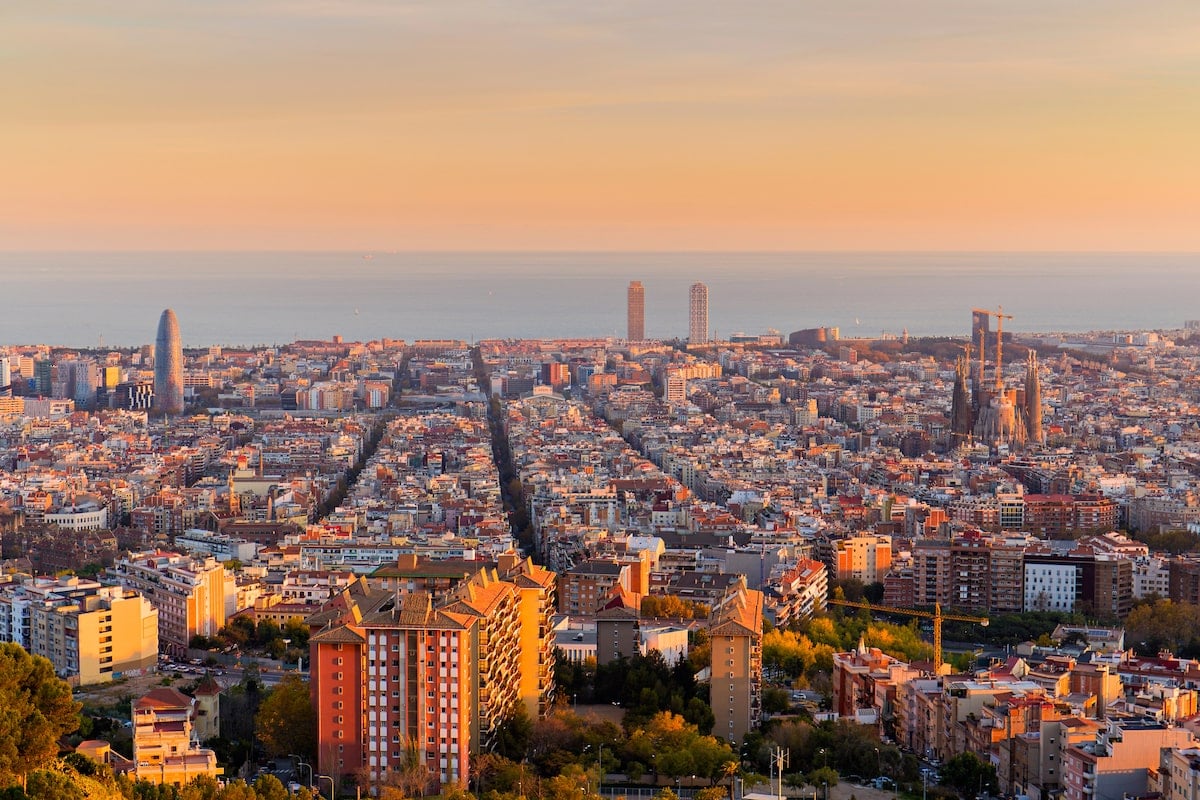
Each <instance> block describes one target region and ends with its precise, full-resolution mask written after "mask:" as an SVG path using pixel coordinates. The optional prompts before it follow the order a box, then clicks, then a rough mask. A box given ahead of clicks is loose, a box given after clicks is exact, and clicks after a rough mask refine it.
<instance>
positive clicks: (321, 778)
mask: <svg viewBox="0 0 1200 800" xmlns="http://www.w3.org/2000/svg"><path fill="white" fill-rule="evenodd" d="M321 781H329V800H335V798H334V793H335V792H336V791H337V789H336V787H335V786H334V785H333V778H331V777H329V776H328V775H318V776H317V794H318V795H319V794H320V793H321Z"/></svg>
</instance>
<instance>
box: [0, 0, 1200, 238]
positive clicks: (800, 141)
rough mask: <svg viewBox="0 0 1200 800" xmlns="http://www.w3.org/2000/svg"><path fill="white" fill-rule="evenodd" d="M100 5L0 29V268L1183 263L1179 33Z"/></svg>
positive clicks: (874, 6) (1190, 118)
mask: <svg viewBox="0 0 1200 800" xmlns="http://www.w3.org/2000/svg"><path fill="white" fill-rule="evenodd" d="M119 5H120V8H119V10H118V9H103V10H101V11H97V10H96V8H97V7H96V6H95V5H94V4H91V3H85V2H80V1H78V0H77V1H76V2H64V3H61V4H54V8H53V9H49V8H46V7H45V4H38V3H34V2H27V1H26V0H17V1H16V2H14V3H10V4H9V5H7V6H6V8H5V9H4V10H3V11H2V12H0V14H2V15H3V17H0V19H3V24H2V25H0V63H2V64H3V69H0V97H3V98H4V99H5V106H6V112H7V113H6V121H5V124H4V125H3V126H0V145H2V146H3V149H4V152H5V153H8V154H9V155H10V158H8V159H6V162H7V163H6V166H5V170H4V185H5V189H6V191H4V192H3V193H0V249H8V250H17V249H43V250H68V249H293V250H295V249H388V250H439V249H451V250H472V249H480V250H498V249H568V250H586V249H617V250H653V249H674V250H679V249H683V250H697V249H712V250H760V249H761V250H780V249H785V250H787V249H790V250H838V249H856V250H887V249H899V250H902V249H929V250H943V249H949V250H960V249H961V250H965V249H975V250H985V249H1001V250H1038V249H1080V250H1105V249H1115V250H1200V225H1197V224H1196V223H1195V220H1196V218H1197V217H1198V216H1200V214H1198V212H1200V150H1198V149H1197V146H1196V142H1197V141H1200V80H1197V79H1198V78H1200V48H1197V47H1196V46H1195V42H1200V5H1198V4H1195V3H1192V2H1175V1H1174V0H1172V2H1150V3H1143V4H1138V5H1136V6H1135V5H1133V4H1129V3H1126V2H1117V0H1092V1H1091V2H1087V3H1081V2H1075V1H1074V0H1071V1H1068V0H1050V1H1048V0H1042V2H1033V0H1010V1H1009V2H1004V3H1000V2H991V1H990V0H981V1H980V2H977V3H961V2H951V0H913V2H910V3H906V4H895V3H892V2H887V1H886V0H858V1H857V2H848V3H845V4H818V3H808V2H796V3H792V4H789V3H773V2H770V3H768V2H764V3H750V4H746V5H742V4H736V7H735V4H726V3H718V2H709V1H708V0H700V1H698V2H692V3H685V2H643V3H635V2H612V3H609V4H607V5H604V6H602V7H598V6H584V5H583V4H578V5H575V4H556V3H552V2H550V0H522V1H521V2H509V3H504V4H495V3H491V4H489V3H483V2H445V3H433V2H431V3H399V2H397V3H387V2H382V0H381V1H380V2H374V0H345V2H340V3H339V2H334V1H333V0H295V1H294V2H286V1H280V2H272V1H271V0H250V1H249V2H244V3H237V2H233V0H217V1H216V2H212V3H206V4H203V5H197V4H188V3H184V2H182V0H128V1H127V2H125V3H122V4H119ZM834 5H836V8H835V7H831V6H834ZM901 6H903V9H901Z"/></svg>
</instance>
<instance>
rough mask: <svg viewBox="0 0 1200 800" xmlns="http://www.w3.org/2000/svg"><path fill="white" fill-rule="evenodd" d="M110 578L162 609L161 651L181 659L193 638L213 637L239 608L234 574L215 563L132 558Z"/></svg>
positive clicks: (160, 555)
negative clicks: (235, 606)
mask: <svg viewBox="0 0 1200 800" xmlns="http://www.w3.org/2000/svg"><path fill="white" fill-rule="evenodd" d="M110 573H111V574H112V575H114V576H115V577H116V579H117V580H118V581H119V582H120V583H121V584H122V585H123V586H126V587H128V588H130V589H136V590H137V591H139V592H141V593H142V594H143V595H145V596H146V598H147V599H149V601H150V602H151V603H152V604H153V605H154V607H155V608H156V609H158V641H159V647H160V648H161V649H162V650H163V652H165V653H169V654H170V655H173V656H177V657H178V656H184V655H186V654H187V649H188V642H189V641H190V640H191V638H192V637H193V636H196V635H201V636H213V635H215V634H216V632H217V631H218V630H220V629H221V627H222V626H223V625H224V624H225V620H226V618H227V615H228V613H229V612H230V610H231V609H230V607H231V606H233V605H234V604H235V603H236V598H237V584H236V581H235V580H234V577H233V574H232V573H227V572H226V571H225V567H224V566H222V565H221V562H219V561H217V560H216V559H214V558H211V557H210V558H204V559H193V558H192V557H190V556H181V555H179V554H177V553H164V552H153V551H152V552H146V553H134V554H132V555H130V556H129V557H128V558H123V559H120V560H118V561H117V563H116V564H114V565H113V567H112V569H111V571H110Z"/></svg>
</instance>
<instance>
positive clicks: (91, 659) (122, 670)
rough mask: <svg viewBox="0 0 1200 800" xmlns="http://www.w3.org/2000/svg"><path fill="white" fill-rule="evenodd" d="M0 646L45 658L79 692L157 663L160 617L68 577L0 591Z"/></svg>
mask: <svg viewBox="0 0 1200 800" xmlns="http://www.w3.org/2000/svg"><path fill="white" fill-rule="evenodd" d="M0 640H3V641H10V642H16V643H17V644H19V645H21V646H22V647H24V648H25V649H26V650H28V651H29V652H30V653H33V654H35V655H40V656H45V657H46V658H47V659H49V660H50V663H52V664H53V665H54V669H55V671H56V672H57V673H58V674H59V675H60V676H61V677H63V678H65V679H66V680H67V681H68V682H70V683H72V684H74V685H77V686H80V685H82V686H86V685H89V684H95V683H105V682H108V681H111V680H113V679H114V678H120V677H122V676H123V675H128V674H139V673H140V672H141V671H142V670H146V669H151V668H153V667H154V666H155V665H156V664H157V663H158V612H157V611H156V610H155V609H154V607H153V606H152V605H151V604H150V603H149V602H148V601H147V600H146V598H144V597H143V596H141V595H140V594H139V593H137V592H135V591H132V590H130V589H124V588H122V587H119V586H101V585H100V584H99V583H96V582H95V581H88V580H81V579H79V578H73V577H66V578H60V579H57V580H51V579H47V578H37V579H31V580H25V581H21V582H14V583H9V584H6V585H4V586H3V587H0Z"/></svg>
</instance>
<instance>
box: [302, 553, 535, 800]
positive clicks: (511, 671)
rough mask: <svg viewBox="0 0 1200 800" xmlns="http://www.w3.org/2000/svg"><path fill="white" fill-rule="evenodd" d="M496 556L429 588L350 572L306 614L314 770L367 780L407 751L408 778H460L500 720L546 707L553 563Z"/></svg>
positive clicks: (403, 760)
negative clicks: (415, 770)
mask: <svg viewBox="0 0 1200 800" xmlns="http://www.w3.org/2000/svg"><path fill="white" fill-rule="evenodd" d="M414 566H416V569H417V571H419V566H417V565H414ZM500 566H501V569H502V570H503V572H501V571H500V570H498V569H497V567H496V565H487V564H484V563H482V562H481V563H480V564H479V565H478V567H477V569H476V570H475V571H474V572H473V573H472V574H470V575H469V576H464V577H463V578H462V579H461V580H460V581H458V582H456V583H455V585H454V586H453V587H452V588H449V589H446V590H444V591H440V592H430V591H427V590H425V589H424V588H421V589H409V588H407V584H411V583H412V582H411V581H405V582H404V583H405V584H406V585H395V584H393V588H388V589H376V588H373V587H372V585H371V583H370V580H371V579H361V580H359V581H357V582H355V583H354V584H352V585H351V586H349V587H347V588H346V589H344V590H343V591H342V592H341V593H340V594H339V595H338V596H337V597H335V598H333V599H331V600H330V601H329V603H327V604H326V607H325V608H324V609H323V610H322V611H321V612H318V613H317V614H315V615H313V616H312V617H310V618H309V620H308V623H309V625H310V626H311V627H312V628H313V629H314V633H313V635H312V637H311V639H310V640H309V647H310V658H311V665H312V666H311V670H312V672H311V679H310V688H311V692H312V697H313V704H314V707H315V708H316V710H317V766H318V769H319V771H320V772H321V773H323V774H326V775H331V776H335V777H336V778H338V779H342V780H345V779H350V780H353V781H355V782H357V783H358V784H359V786H366V787H369V788H372V789H374V788H377V787H380V786H383V785H386V784H388V783H390V782H392V781H393V780H395V779H396V777H397V775H398V774H399V773H400V771H401V770H402V769H403V768H404V765H406V764H411V763H412V762H413V761H414V760H415V761H416V762H417V763H419V764H420V765H421V766H422V767H423V768H424V771H425V774H426V775H427V776H428V782H427V785H426V786H424V787H414V788H422V789H428V790H434V791H436V790H439V789H440V788H441V787H443V786H464V785H465V784H466V781H467V778H468V776H469V774H470V773H469V770H470V759H471V758H472V757H473V756H474V755H476V754H478V753H479V752H480V751H482V750H486V749H488V748H490V747H491V746H492V744H493V743H494V740H495V736H496V733H497V731H498V730H499V726H500V725H501V723H503V722H504V721H505V720H506V719H508V718H509V717H511V716H512V715H513V714H514V713H516V712H517V710H518V708H519V707H520V706H521V705H522V704H524V705H525V706H526V708H527V709H530V710H531V711H532V712H533V714H535V715H536V714H538V713H544V712H545V710H547V709H548V708H549V706H550V705H551V704H552V702H553V678H552V671H551V663H550V660H549V659H550V658H552V657H553V651H552V649H551V648H550V647H549V646H548V642H549V641H550V639H551V637H550V629H549V619H550V613H552V610H553V595H554V593H553V587H554V580H553V573H550V572H548V571H546V570H543V569H541V568H540V567H535V566H533V565H532V563H531V562H529V561H528V560H520V559H517V558H515V557H513V558H502V561H501V565H500ZM429 568H430V570H432V571H434V572H437V571H438V570H439V567H438V566H437V565H432V564H431V565H430V567H429ZM505 568H507V569H505ZM384 571H385V570H381V572H384ZM386 571H389V572H394V570H392V569H391V568H386ZM502 575H503V576H504V577H502ZM527 664H528V666H526V665H527Z"/></svg>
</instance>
